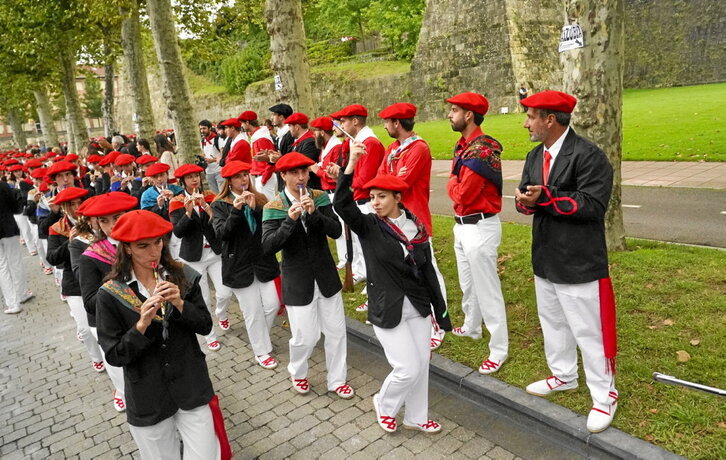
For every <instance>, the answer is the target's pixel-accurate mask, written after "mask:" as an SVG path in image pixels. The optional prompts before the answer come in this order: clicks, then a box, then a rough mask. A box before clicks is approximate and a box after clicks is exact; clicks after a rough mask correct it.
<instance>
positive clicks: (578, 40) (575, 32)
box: [560, 24, 585, 53]
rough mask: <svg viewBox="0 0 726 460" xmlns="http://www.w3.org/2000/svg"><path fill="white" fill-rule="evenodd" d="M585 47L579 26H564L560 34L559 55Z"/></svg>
mask: <svg viewBox="0 0 726 460" xmlns="http://www.w3.org/2000/svg"><path fill="white" fill-rule="evenodd" d="M584 46H585V36H584V33H583V32H582V27H580V25H579V24H572V25H568V26H564V27H563V28H562V32H561V33H560V53H561V52H563V51H567V50H574V49H575V48H583V47H584Z"/></svg>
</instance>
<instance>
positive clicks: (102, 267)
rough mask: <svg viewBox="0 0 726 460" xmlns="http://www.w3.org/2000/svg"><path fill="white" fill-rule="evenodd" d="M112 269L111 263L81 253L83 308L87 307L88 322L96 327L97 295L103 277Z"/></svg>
mask: <svg viewBox="0 0 726 460" xmlns="http://www.w3.org/2000/svg"><path fill="white" fill-rule="evenodd" d="M110 271H111V265H109V264H107V263H105V262H103V261H101V260H98V259H95V258H93V257H89V256H86V255H83V254H81V256H80V257H79V258H78V271H77V275H78V276H77V278H78V284H79V286H80V287H81V295H82V296H83V308H85V309H86V316H88V324H89V325H90V326H91V327H96V324H97V323H96V295H97V294H98V288H100V287H101V285H102V284H103V279H104V278H105V277H106V275H108V272H110Z"/></svg>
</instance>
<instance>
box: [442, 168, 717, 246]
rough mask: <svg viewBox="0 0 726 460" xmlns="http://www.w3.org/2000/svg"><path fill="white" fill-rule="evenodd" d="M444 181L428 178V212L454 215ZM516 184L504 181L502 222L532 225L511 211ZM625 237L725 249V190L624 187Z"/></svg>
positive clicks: (444, 179) (529, 220)
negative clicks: (429, 198)
mask: <svg viewBox="0 0 726 460" xmlns="http://www.w3.org/2000/svg"><path fill="white" fill-rule="evenodd" d="M446 180H447V179H446V178H445V177H437V176H433V177H431V188H432V192H431V212H433V213H434V214H442V215H453V210H452V207H451V200H449V197H448V196H447V195H446ZM516 185H517V182H515V181H504V197H505V198H504V203H503V205H502V213H501V214H500V218H501V219H502V222H516V223H520V224H529V223H531V220H532V218H531V217H526V216H523V215H521V214H519V213H517V212H516V211H515V210H514V197H513V195H514V188H515V187H516ZM622 201H623V217H624V219H625V233H626V235H627V236H630V237H636V238H647V239H652V240H659V241H671V242H676V243H687V244H698V245H704V246H714V247H720V248H726V190H712V189H695V188H679V187H633V186H624V187H623V200H622Z"/></svg>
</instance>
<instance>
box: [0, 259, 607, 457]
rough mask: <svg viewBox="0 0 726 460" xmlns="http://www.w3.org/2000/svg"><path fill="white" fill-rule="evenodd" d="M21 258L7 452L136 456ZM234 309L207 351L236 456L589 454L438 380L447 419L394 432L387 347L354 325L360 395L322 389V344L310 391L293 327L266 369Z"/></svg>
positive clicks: (0, 330)
mask: <svg viewBox="0 0 726 460" xmlns="http://www.w3.org/2000/svg"><path fill="white" fill-rule="evenodd" d="M24 265H25V269H26V274H27V275H28V280H29V287H30V288H31V289H32V290H33V291H34V292H35V294H36V296H35V298H34V299H32V300H30V301H28V302H27V303H26V304H25V305H24V311H23V312H22V313H20V314H18V315H0V337H1V338H0V342H1V343H2V347H3V353H2V354H0V458H2V459H4V460H11V459H71V458H80V459H91V458H93V459H95V458H123V459H130V458H138V453H137V449H136V444H135V443H134V441H133V439H132V438H131V435H130V434H129V430H128V425H127V423H126V416H125V415H124V414H119V413H117V412H115V411H114V410H113V408H112V406H111V398H112V394H113V390H112V386H111V382H110V380H109V379H108V377H107V376H106V374H105V373H100V374H99V373H96V372H95V370H93V369H92V368H91V365H90V362H89V359H88V357H87V355H86V351H85V348H84V347H83V345H82V344H81V343H79V342H78V340H77V339H76V331H75V323H74V322H73V320H72V319H71V317H70V314H69V310H68V306H67V305H66V304H65V303H64V302H62V301H61V300H60V299H59V294H58V289H57V288H56V287H55V284H54V283H53V281H52V277H51V276H45V275H43V274H41V271H40V268H39V267H38V259H37V257H30V256H28V255H25V257H24ZM231 310H232V314H231V318H230V319H231V322H232V328H231V329H230V331H228V332H227V333H226V334H225V335H223V336H221V337H220V342H222V344H223V345H222V348H221V350H220V351H218V352H216V353H215V352H207V363H208V365H209V371H210V375H211V377H212V381H213V384H214V388H215V390H216V392H217V394H218V395H219V397H220V404H221V407H222V409H223V412H224V415H225V422H226V426H227V431H228V435H229V439H230V441H231V444H232V449H233V452H234V454H235V458H237V459H252V458H262V459H265V458H270V459H274V458H293V459H309V458H331V459H332V458H336V459H337V458H396V459H398V458H412V457H416V456H425V457H426V458H449V457H456V458H493V459H517V458H545V457H549V458H581V455H580V454H577V453H576V452H575V453H573V451H572V450H571V449H569V448H567V447H566V446H565V445H564V444H563V443H560V442H555V441H551V440H549V439H547V438H544V437H542V436H539V435H537V436H536V439H537V442H536V443H533V442H532V439H534V437H535V434H533V433H532V427H531V426H523V425H521V424H519V425H518V424H517V423H515V422H511V421H508V420H507V419H506V418H502V417H499V416H495V415H493V414H491V413H490V412H488V411H487V410H485V409H484V408H482V407H480V406H477V405H475V404H472V403H466V402H465V401H464V400H462V399H461V397H460V395H458V394H457V392H456V391H454V392H452V391H451V389H447V388H446V387H445V386H442V385H444V384H441V383H439V384H437V383H435V382H434V383H432V385H431V391H430V407H431V412H430V416H431V417H432V418H434V419H436V420H438V421H439V422H440V423H442V425H443V427H444V431H443V432H442V433H440V434H438V435H435V436H431V435H426V434H424V433H420V432H412V431H408V430H403V429H399V431H398V432H397V433H394V434H386V433H384V432H383V431H382V430H381V429H380V427H378V425H377V424H376V423H375V416H374V411H373V406H372V403H371V396H372V395H373V394H375V393H376V392H377V391H378V389H379V388H380V385H381V383H382V381H383V378H384V377H385V375H386V374H387V373H388V372H389V369H390V368H389V367H388V365H387V363H386V362H385V359H384V358H383V357H382V356H381V355H380V353H378V354H375V353H371V347H370V346H367V345H365V344H363V342H361V341H360V340H357V341H356V340H355V339H354V338H353V337H351V336H349V347H348V349H349V351H348V365H349V372H348V378H349V380H348V381H349V383H350V384H351V385H352V386H353V387H354V389H355V390H356V396H355V397H354V398H353V399H351V400H342V399H340V398H338V397H337V396H335V395H331V394H329V393H327V392H326V391H325V384H324V382H325V360H324V356H323V353H322V352H321V350H320V349H319V348H318V349H316V351H315V353H314V354H313V357H312V359H311V361H312V363H311V372H310V375H309V378H310V381H311V385H312V391H311V394H308V395H305V396H303V395H298V394H297V393H294V392H293V391H292V390H291V388H290V380H289V379H290V377H289V374H288V373H287V371H286V369H285V364H287V363H288V361H289V360H288V348H287V340H288V339H289V336H290V335H289V330H288V329H286V328H284V327H281V326H280V323H281V318H278V321H277V324H276V325H275V326H274V327H273V345H274V354H275V355H276V356H277V357H278V359H279V360H280V361H281V363H282V365H281V366H279V367H278V369H277V370H275V371H269V370H265V369H262V368H261V367H259V366H258V365H257V364H256V363H254V362H253V359H252V352H251V350H250V348H249V347H248V345H247V338H246V333H245V331H244V323H243V321H242V317H241V314H240V312H239V309H238V306H237V304H236V303H234V304H233V305H232V307H231ZM359 326H360V327H365V326H363V325H360V323H359ZM368 329H369V330H370V327H368ZM605 457H607V456H605Z"/></svg>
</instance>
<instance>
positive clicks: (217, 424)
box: [209, 395, 232, 460]
mask: <svg viewBox="0 0 726 460" xmlns="http://www.w3.org/2000/svg"><path fill="white" fill-rule="evenodd" d="M209 409H211V411H212V420H213V421H214V432H215V433H216V434H217V439H218V440H219V450H220V453H221V455H220V459H221V460H231V458H232V447H231V446H230V445H229V440H228V439H227V430H226V429H225V428H224V416H223V415H222V409H220V408H219V397H217V395H214V397H213V398H212V400H211V401H209Z"/></svg>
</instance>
